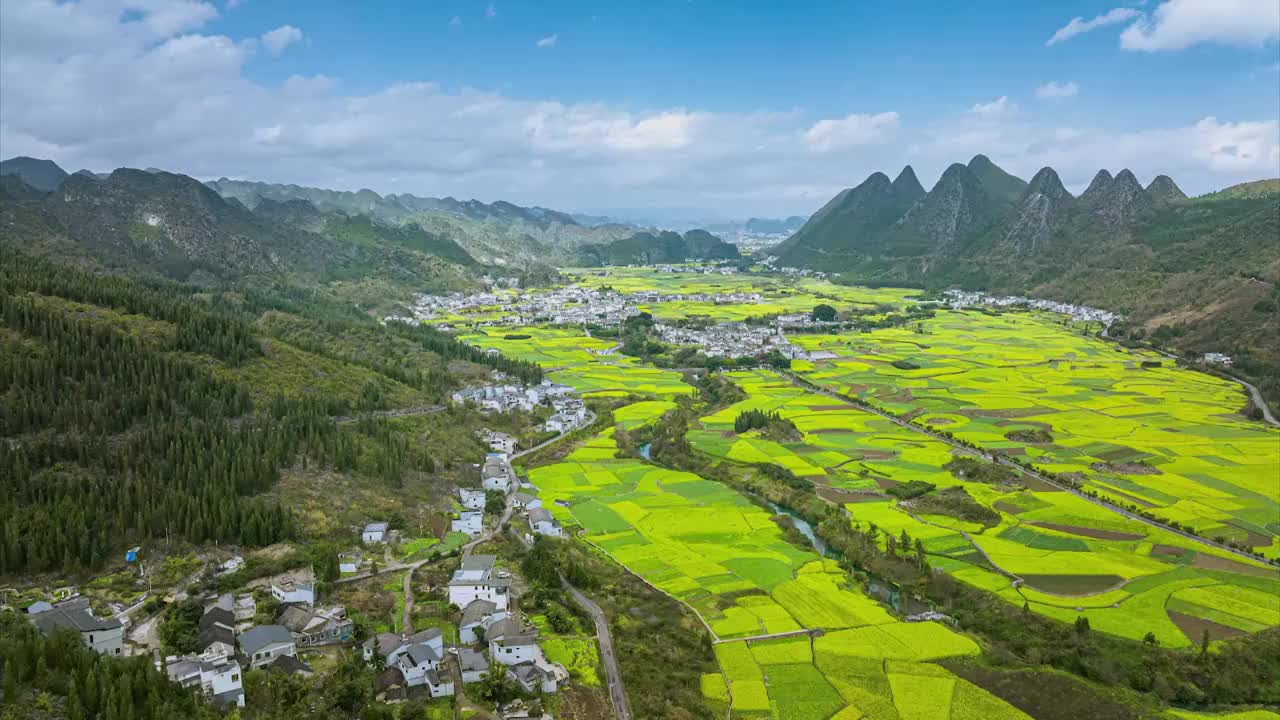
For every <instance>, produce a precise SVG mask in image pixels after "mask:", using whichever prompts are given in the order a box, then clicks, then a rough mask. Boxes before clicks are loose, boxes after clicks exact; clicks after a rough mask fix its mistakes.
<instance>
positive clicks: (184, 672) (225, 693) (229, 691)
mask: <svg viewBox="0 0 1280 720" xmlns="http://www.w3.org/2000/svg"><path fill="white" fill-rule="evenodd" d="M156 669H157V670H159V669H160V663H159V662H157V663H156ZM164 671H165V672H166V673H167V674H168V675H169V679H170V680H172V681H174V682H176V683H178V684H179V685H181V686H183V687H188V688H190V687H199V688H200V690H201V692H203V693H204V694H205V696H206V697H208V698H209V699H210V700H212V701H213V702H214V703H216V704H218V705H219V706H221V707H224V708H226V707H233V706H234V707H244V686H243V684H242V682H241V679H240V675H241V671H240V663H239V661H237V660H236V659H235V658H234V657H224V658H221V659H219V660H216V661H208V660H202V659H200V658H195V657H190V656H187V657H169V658H166V659H165V664H164Z"/></svg>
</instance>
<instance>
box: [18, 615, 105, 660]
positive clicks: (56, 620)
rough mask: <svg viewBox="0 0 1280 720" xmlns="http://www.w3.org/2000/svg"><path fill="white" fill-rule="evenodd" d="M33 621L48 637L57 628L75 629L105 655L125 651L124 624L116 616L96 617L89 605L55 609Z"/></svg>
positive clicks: (34, 617) (81, 637)
mask: <svg viewBox="0 0 1280 720" xmlns="http://www.w3.org/2000/svg"><path fill="white" fill-rule="evenodd" d="M31 622H33V623H35V626H36V627H37V628H38V629H39V630H40V632H41V633H43V634H45V635H48V634H49V633H51V632H53V631H54V630H55V629H57V628H70V629H72V630H75V631H76V632H78V633H80V640H81V641H82V642H84V644H85V645H88V646H89V647H90V648H91V649H93V650H95V651H97V652H99V653H101V654H103V655H112V656H116V655H121V654H123V652H124V649H123V648H124V646H123V643H124V625H121V624H120V621H119V620H117V619H115V618H113V617H111V618H97V617H94V615H93V612H92V611H91V610H90V609H89V604H88V603H87V602H84V603H80V602H75V603H72V604H69V605H60V606H55V607H54V608H53V609H52V610H46V611H44V612H42V613H38V614H36V615H35V616H33V617H32V619H31Z"/></svg>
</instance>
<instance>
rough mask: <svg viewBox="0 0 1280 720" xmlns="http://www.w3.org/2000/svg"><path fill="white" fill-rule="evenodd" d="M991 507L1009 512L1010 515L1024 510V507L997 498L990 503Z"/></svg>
mask: <svg viewBox="0 0 1280 720" xmlns="http://www.w3.org/2000/svg"><path fill="white" fill-rule="evenodd" d="M991 507H993V508H995V509H996V510H999V511H1000V512H1006V513H1009V514H1010V515H1017V514H1018V513H1024V512H1026V509H1025V508H1020V507H1018V506H1017V505H1014V504H1013V503H1011V502H1005V501H1004V500H997V501H995V502H993V503H991Z"/></svg>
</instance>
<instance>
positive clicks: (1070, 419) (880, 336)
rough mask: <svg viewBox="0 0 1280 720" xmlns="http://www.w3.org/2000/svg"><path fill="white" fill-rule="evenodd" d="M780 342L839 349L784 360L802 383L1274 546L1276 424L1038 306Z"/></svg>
mask: <svg viewBox="0 0 1280 720" xmlns="http://www.w3.org/2000/svg"><path fill="white" fill-rule="evenodd" d="M792 340H793V341H794V342H795V343H797V344H799V345H801V346H803V347H805V348H807V349H810V350H824V351H827V352H831V353H834V354H836V355H837V356H838V357H836V358H834V359H830V360H823V361H818V362H816V363H810V362H802V363H798V364H797V366H796V369H797V370H798V371H800V372H801V373H802V374H803V375H804V377H806V378H807V379H809V380H810V381H812V382H814V383H817V384H819V385H822V386H825V387H828V388H831V389H833V390H836V391H839V392H841V393H845V394H848V395H851V396H856V397H860V398H863V399H865V400H867V401H869V402H871V403H873V404H875V405H877V406H880V407H883V408H885V409H887V410H890V411H893V412H896V413H900V414H907V415H910V416H911V417H914V418H917V419H918V421H919V422H922V423H924V424H927V425H929V426H931V427H934V428H935V429H938V430H945V431H947V432H950V433H952V434H954V435H955V436H956V437H958V438H961V439H964V440H967V441H969V442H972V443H975V444H978V445H980V446H982V447H984V448H988V449H992V450H998V451H1001V452H1004V453H1007V454H1010V455H1013V456H1017V457H1020V458H1023V459H1025V460H1028V461H1030V462H1032V463H1034V464H1036V465H1037V466H1039V467H1042V468H1044V469H1046V470H1049V471H1051V472H1055V473H1061V474H1066V475H1069V476H1072V477H1076V478H1079V479H1080V480H1081V481H1083V483H1084V484H1085V487H1087V488H1089V489H1091V490H1094V491H1097V492H1098V493H1100V494H1102V495H1104V496H1105V497H1107V498H1108V499H1110V500H1112V501H1115V502H1119V503H1121V504H1125V505H1133V506H1136V507H1141V508H1145V509H1147V510H1150V511H1151V512H1153V513H1155V514H1156V515H1157V516H1159V517H1161V518H1163V519H1165V520H1168V521H1172V522H1177V523H1180V524H1183V525H1186V526H1187V527H1190V528H1193V529H1195V530H1196V531H1197V532H1199V533H1200V534H1202V535H1205V536H1207V537H1216V538H1222V539H1224V540H1228V541H1233V542H1237V543H1240V544H1242V545H1245V546H1247V547H1251V548H1255V549H1258V550H1261V551H1263V552H1264V553H1266V554H1268V555H1269V556H1272V557H1275V556H1276V555H1278V554H1280V487H1278V486H1277V483H1276V478H1277V477H1280V431H1277V430H1275V429H1272V428H1267V427H1266V426H1264V425H1262V424H1261V423H1258V422H1254V421H1250V420H1247V419H1246V418H1245V417H1244V416H1242V415H1241V414H1239V411H1240V410H1241V409H1243V408H1244V407H1245V405H1246V398H1245V396H1244V392H1243V390H1242V388H1240V386H1238V385H1236V384H1235V383H1232V382H1229V381H1226V380H1221V379H1219V378H1216V377H1213V376H1210V375H1206V374H1204V373H1199V372H1194V371H1191V370H1186V369H1181V368H1177V367H1174V366H1173V363H1172V361H1170V360H1168V359H1166V358H1162V357H1160V356H1158V355H1154V354H1152V353H1148V352H1130V351H1126V350H1122V349H1119V348H1117V347H1115V346H1113V345H1111V344H1109V343H1106V342H1103V341H1100V340H1097V339H1095V338H1092V337H1090V336H1087V335H1085V334H1082V331H1081V330H1079V329H1077V328H1075V327H1072V326H1071V324H1070V323H1068V322H1066V321H1064V320H1063V319H1061V318H1059V317H1058V316H1054V315H1048V314H1040V313H1034V314H1033V313H1021V312H1010V313H1002V314H996V315H993V314H987V313H982V312H977V311H968V312H955V311H943V312H940V313H939V314H938V315H937V316H936V317H935V318H933V319H931V320H927V321H924V322H922V323H920V324H919V325H918V326H917V327H913V328H898V329H885V330H878V331H876V332H873V333H863V334H857V335H848V336H846V335H797V336H794V337H793V338H792ZM895 361H905V363H906V364H909V365H914V366H916V367H915V368H914V369H902V367H901V365H902V364H903V363H901V362H900V364H899V365H898V366H895V365H894V364H893V363H894V362H895Z"/></svg>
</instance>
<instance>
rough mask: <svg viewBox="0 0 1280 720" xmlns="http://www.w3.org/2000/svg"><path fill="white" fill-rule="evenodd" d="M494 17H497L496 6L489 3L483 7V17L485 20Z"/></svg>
mask: <svg viewBox="0 0 1280 720" xmlns="http://www.w3.org/2000/svg"><path fill="white" fill-rule="evenodd" d="M496 17H498V8H496V7H494V6H493V3H489V4H488V5H486V6H485V8H484V18H485V20H492V19H494V18H496Z"/></svg>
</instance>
